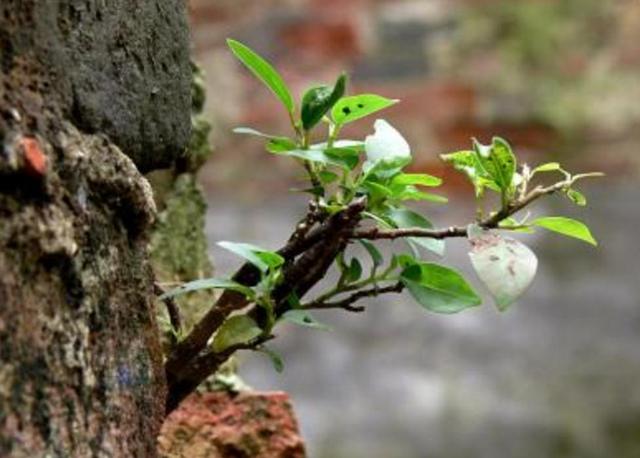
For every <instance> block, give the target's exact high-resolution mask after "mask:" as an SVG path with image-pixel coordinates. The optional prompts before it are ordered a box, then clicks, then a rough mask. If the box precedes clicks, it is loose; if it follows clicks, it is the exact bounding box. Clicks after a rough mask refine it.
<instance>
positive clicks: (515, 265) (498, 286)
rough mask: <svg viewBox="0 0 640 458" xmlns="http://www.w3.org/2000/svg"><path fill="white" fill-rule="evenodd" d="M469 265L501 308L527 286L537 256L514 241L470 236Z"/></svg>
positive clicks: (535, 265)
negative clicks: (471, 247)
mask: <svg viewBox="0 0 640 458" xmlns="http://www.w3.org/2000/svg"><path fill="white" fill-rule="evenodd" d="M470 241H471V244H472V246H473V249H472V250H471V252H470V253H469V257H470V258H471V264H472V265H473V268H474V269H475V271H476V273H477V274H478V277H480V280H482V282H483V283H484V284H485V286H486V287H487V289H488V290H489V292H490V293H491V295H492V296H493V298H494V299H495V302H496V306H497V307H498V309H499V310H500V311H504V310H506V309H507V308H508V307H509V306H510V305H511V304H512V303H514V302H515V301H516V300H517V299H518V298H519V297H520V296H522V294H524V292H525V291H526V290H527V289H528V288H529V286H530V285H531V282H533V278H534V277H535V275H536V270H537V268H538V259H537V258H536V255H535V254H534V253H533V252H532V251H531V250H530V249H529V248H528V247H527V246H526V245H524V244H522V243H520V242H518V241H517V240H514V239H511V238H508V237H501V236H499V235H497V234H491V233H486V234H482V235H480V236H478V237H472V238H471V239H470Z"/></svg>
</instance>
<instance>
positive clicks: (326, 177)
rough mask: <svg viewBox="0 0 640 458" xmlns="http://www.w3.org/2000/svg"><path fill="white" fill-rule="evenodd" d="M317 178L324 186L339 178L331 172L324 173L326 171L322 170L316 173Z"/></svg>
mask: <svg viewBox="0 0 640 458" xmlns="http://www.w3.org/2000/svg"><path fill="white" fill-rule="evenodd" d="M318 176H319V177H320V181H322V183H324V184H330V183H333V182H334V181H336V180H337V179H338V178H340V177H339V176H338V175H337V174H335V173H333V172H329V171H326V170H322V171H320V172H318Z"/></svg>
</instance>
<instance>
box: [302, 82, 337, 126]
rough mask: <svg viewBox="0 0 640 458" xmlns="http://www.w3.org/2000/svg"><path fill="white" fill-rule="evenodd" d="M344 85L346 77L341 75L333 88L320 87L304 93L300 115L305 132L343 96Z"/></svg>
mask: <svg viewBox="0 0 640 458" xmlns="http://www.w3.org/2000/svg"><path fill="white" fill-rule="evenodd" d="M346 85H347V75H345V74H344V73H343V74H342V75H340V76H339V77H338V80H337V81H336V83H335V85H334V86H333V88H332V87H330V86H326V85H322V86H316V87H312V88H311V89H309V90H308V91H307V92H305V94H304V96H303V97H302V109H301V113H300V117H301V119H302V127H303V128H304V129H305V130H310V129H311V128H312V127H314V126H315V125H316V124H318V123H319V122H320V120H321V119H322V117H323V116H324V115H325V114H326V113H327V111H329V110H330V109H331V107H333V105H335V103H336V102H337V101H338V100H339V99H340V97H342V96H343V95H344V91H345V88H346Z"/></svg>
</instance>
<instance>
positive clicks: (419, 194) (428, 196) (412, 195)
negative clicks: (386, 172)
mask: <svg viewBox="0 0 640 458" xmlns="http://www.w3.org/2000/svg"><path fill="white" fill-rule="evenodd" d="M392 192H393V194H392V197H393V198H394V199H396V200H400V201H404V200H417V201H426V202H433V203H436V204H446V203H447V202H448V201H449V199H447V198H446V197H444V196H441V195H439V194H434V193H432V192H424V191H418V190H417V189H416V188H415V187H414V186H406V187H404V189H402V190H401V191H398V190H397V188H396V189H393V188H392Z"/></svg>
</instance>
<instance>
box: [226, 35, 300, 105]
mask: <svg viewBox="0 0 640 458" xmlns="http://www.w3.org/2000/svg"><path fill="white" fill-rule="evenodd" d="M227 45H229V48H231V52H233V54H234V55H235V56H236V57H237V58H238V59H239V60H240V62H242V63H243V64H244V65H245V66H246V67H247V68H248V69H249V70H251V72H252V73H253V74H254V75H255V76H256V77H257V78H258V79H259V80H260V81H262V82H263V83H264V84H265V85H266V86H267V87H268V88H269V89H271V91H272V92H273V93H274V94H275V95H276V97H278V99H280V101H281V102H282V103H283V105H284V106H285V108H286V109H287V111H288V112H289V113H291V114H293V112H294V111H295V106H294V103H293V97H292V96H291V93H290V92H289V89H288V88H287V85H286V84H285V82H284V80H283V79H282V77H281V76H280V74H279V73H278V72H277V71H276V70H275V69H274V68H273V67H272V66H271V64H270V63H269V62H267V61H266V60H265V59H263V58H262V57H260V56H259V55H258V54H256V53H255V52H254V51H253V50H251V49H250V48H249V47H248V46H246V45H243V44H242V43H240V42H239V41H236V40H232V39H227Z"/></svg>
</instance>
